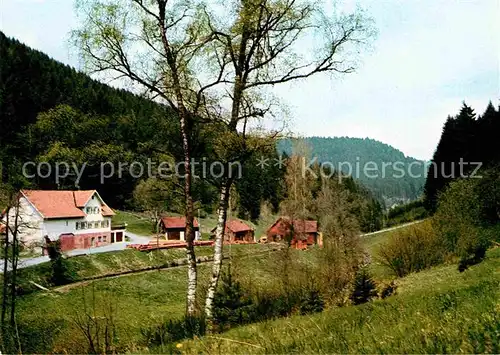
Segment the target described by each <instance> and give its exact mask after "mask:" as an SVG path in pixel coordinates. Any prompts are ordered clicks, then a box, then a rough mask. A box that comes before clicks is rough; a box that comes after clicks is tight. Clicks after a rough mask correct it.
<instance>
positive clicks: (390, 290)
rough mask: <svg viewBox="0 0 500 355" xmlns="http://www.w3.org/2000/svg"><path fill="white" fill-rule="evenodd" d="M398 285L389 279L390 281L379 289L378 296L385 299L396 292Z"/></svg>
mask: <svg viewBox="0 0 500 355" xmlns="http://www.w3.org/2000/svg"><path fill="white" fill-rule="evenodd" d="M397 288H398V286H397V285H396V283H395V282H394V281H391V282H390V283H388V284H386V285H383V286H382V288H381V290H380V298H382V299H386V298H387V297H389V296H392V295H394V294H395V293H396V289H397Z"/></svg>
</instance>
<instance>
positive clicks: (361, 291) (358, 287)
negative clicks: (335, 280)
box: [350, 267, 377, 305]
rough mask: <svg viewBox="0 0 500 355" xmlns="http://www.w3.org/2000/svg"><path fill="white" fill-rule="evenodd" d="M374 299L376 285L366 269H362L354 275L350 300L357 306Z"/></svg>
mask: <svg viewBox="0 0 500 355" xmlns="http://www.w3.org/2000/svg"><path fill="white" fill-rule="evenodd" d="M375 297H377V285H376V284H375V281H373V279H372V277H371V275H370V273H369V272H368V270H367V269H366V267H363V268H361V269H359V270H358V272H357V273H356V277H355V278H354V287H353V290H352V294H351V297H350V299H351V301H352V302H353V303H354V304H355V305H358V304H362V303H366V302H368V301H370V300H371V299H372V298H375Z"/></svg>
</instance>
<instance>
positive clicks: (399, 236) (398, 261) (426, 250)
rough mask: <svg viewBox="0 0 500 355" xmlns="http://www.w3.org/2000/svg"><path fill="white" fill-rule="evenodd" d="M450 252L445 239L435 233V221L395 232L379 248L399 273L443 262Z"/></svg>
mask: <svg viewBox="0 0 500 355" xmlns="http://www.w3.org/2000/svg"><path fill="white" fill-rule="evenodd" d="M446 255H447V252H446V249H445V247H444V245H443V240H442V239H441V238H440V237H439V236H438V235H437V234H436V233H435V231H434V228H433V225H432V221H424V222H422V223H419V224H417V225H413V226H411V227H409V228H404V229H401V230H398V231H396V232H394V233H393V234H392V235H391V236H390V239H389V241H388V242H386V243H385V244H383V245H382V246H381V248H380V250H379V252H378V256H379V258H380V260H381V262H382V264H384V265H385V266H387V267H389V268H390V269H391V270H392V271H393V272H394V273H395V274H396V275H397V276H399V277H403V276H405V275H407V274H409V273H410V272H415V271H420V270H423V269H426V268H429V267H431V266H433V265H437V264H440V263H442V262H443V261H444V260H445V258H446Z"/></svg>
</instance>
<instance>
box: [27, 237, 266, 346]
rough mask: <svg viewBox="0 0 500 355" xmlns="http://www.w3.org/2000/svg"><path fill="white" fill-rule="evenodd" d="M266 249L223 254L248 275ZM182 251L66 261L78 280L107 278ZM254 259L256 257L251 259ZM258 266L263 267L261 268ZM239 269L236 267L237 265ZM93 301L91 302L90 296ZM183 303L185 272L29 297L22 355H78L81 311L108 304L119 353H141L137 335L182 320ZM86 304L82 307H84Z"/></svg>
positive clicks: (203, 280) (204, 274) (202, 270)
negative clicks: (243, 267)
mask: <svg viewBox="0 0 500 355" xmlns="http://www.w3.org/2000/svg"><path fill="white" fill-rule="evenodd" d="M273 249H275V246H271V245H259V244H255V245H233V246H231V247H230V248H229V247H228V248H226V250H225V251H226V255H229V254H230V255H231V256H232V257H233V258H234V262H235V263H242V264H245V265H247V266H248V272H249V273H250V272H251V271H252V269H253V270H256V268H258V267H259V265H260V267H262V265H265V263H266V262H268V261H269V260H270V259H272V257H273V256H272V255H273ZM184 253H185V251H184V250H183V249H177V250H176V249H172V250H168V251H164V252H162V253H158V255H155V252H153V253H144V252H138V251H135V250H127V251H124V252H117V253H106V254H97V255H93V256H90V257H87V256H85V257H76V258H70V259H68V261H70V262H71V263H72V265H73V266H74V267H75V268H76V269H77V270H78V271H77V272H78V275H79V276H80V277H82V278H83V277H89V276H96V275H104V274H106V273H111V271H112V270H114V271H117V270H130V269H138V268H144V267H148V266H151V265H157V264H159V263H162V262H164V261H165V260H172V259H176V258H178V257H183V256H184V255H185V254H184ZM210 253H212V248H210V247H200V248H197V255H198V256H201V255H203V254H204V255H207V254H210ZM254 254H259V256H257V257H251V255H254ZM262 263H264V264H262ZM242 264H240V265H242ZM48 266H49V264H46V265H43V266H42V265H39V266H37V268H38V269H37V268H29V269H31V272H32V274H31V275H28V274H24V275H23V279H25V280H29V279H31V280H33V281H35V282H36V281H38V282H41V280H39V279H37V278H36V277H39V276H40V275H44V271H43V270H45V273H47V272H48V271H49V268H48ZM210 266H211V264H210V263H208V264H199V267H198V270H199V275H198V277H199V287H200V290H199V291H200V295H203V293H204V287H205V286H206V284H207V281H208V279H209V275H210V271H211V270H210ZM93 294H95V295H96V300H95V301H94V300H92V297H91V296H92V295H93ZM185 297H186V268H185V267H178V268H171V269H163V270H153V271H149V272H144V273H140V274H130V275H125V276H122V277H114V278H109V279H100V280H96V281H91V282H85V283H83V284H80V285H79V286H78V287H74V286H72V285H68V286H63V287H62V288H60V289H59V291H58V292H42V291H40V292H34V293H31V294H28V295H24V296H22V297H19V299H18V318H17V321H18V324H19V329H20V332H21V336H22V338H23V351H24V352H25V353H33V352H36V353H43V352H52V351H54V352H70V353H83V352H85V351H86V349H85V348H83V347H82V346H83V344H85V340H84V338H83V334H82V333H81V331H79V330H78V327H77V325H76V321H77V319H78V316H79V314H80V315H81V313H82V312H83V310H84V308H85V307H87V308H91V309H92V304H93V303H94V302H95V304H96V307H95V308H96V314H98V315H99V316H102V312H103V311H104V310H105V309H106V307H107V306H108V305H109V304H112V305H113V307H114V310H113V317H114V324H115V325H116V334H117V338H116V342H117V344H118V349H119V350H120V351H135V352H144V351H146V350H147V349H145V348H144V344H143V343H144V336H143V335H142V333H141V331H143V330H145V329H148V328H150V327H154V326H157V325H159V324H163V323H164V322H165V321H167V320H168V319H175V318H179V317H181V316H182V315H183V314H184V309H185ZM84 299H86V302H84ZM99 316H98V317H99Z"/></svg>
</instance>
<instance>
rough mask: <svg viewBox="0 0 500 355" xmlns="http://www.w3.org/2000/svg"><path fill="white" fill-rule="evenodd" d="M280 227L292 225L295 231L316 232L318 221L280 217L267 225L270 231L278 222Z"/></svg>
mask: <svg viewBox="0 0 500 355" xmlns="http://www.w3.org/2000/svg"><path fill="white" fill-rule="evenodd" d="M280 222H281V224H282V225H281V226H280V227H282V228H287V229H288V228H289V226H290V225H293V230H294V231H295V232H296V233H317V232H318V222H317V221H310V220H305V219H294V220H293V221H291V220H290V218H289V217H280V218H278V220H277V221H276V222H274V224H273V225H272V226H271V227H269V229H268V231H270V230H271V229H272V228H273V227H274V226H276V225H278V224H280Z"/></svg>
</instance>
